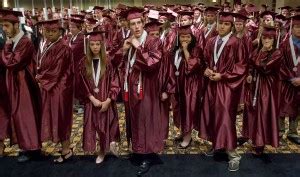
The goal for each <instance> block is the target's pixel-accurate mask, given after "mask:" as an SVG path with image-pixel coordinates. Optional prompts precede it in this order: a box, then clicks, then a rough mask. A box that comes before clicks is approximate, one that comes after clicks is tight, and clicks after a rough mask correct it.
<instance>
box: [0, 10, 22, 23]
mask: <svg viewBox="0 0 300 177" xmlns="http://www.w3.org/2000/svg"><path fill="white" fill-rule="evenodd" d="M0 14H1V17H0V18H1V20H3V21H9V22H19V17H23V13H22V12H20V11H13V10H7V9H0Z"/></svg>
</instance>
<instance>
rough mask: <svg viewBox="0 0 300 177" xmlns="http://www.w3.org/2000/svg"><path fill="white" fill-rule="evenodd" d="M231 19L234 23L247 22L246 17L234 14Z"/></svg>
mask: <svg viewBox="0 0 300 177" xmlns="http://www.w3.org/2000/svg"><path fill="white" fill-rule="evenodd" d="M233 17H234V21H235V22H245V21H247V20H248V17H247V16H245V15H243V14H240V13H234V15H233Z"/></svg>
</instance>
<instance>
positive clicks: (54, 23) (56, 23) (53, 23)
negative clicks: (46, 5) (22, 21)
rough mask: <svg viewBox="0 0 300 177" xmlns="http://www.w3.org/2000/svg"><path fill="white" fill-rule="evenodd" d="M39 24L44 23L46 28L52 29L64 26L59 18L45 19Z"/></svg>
mask: <svg viewBox="0 0 300 177" xmlns="http://www.w3.org/2000/svg"><path fill="white" fill-rule="evenodd" d="M39 24H41V25H43V27H44V28H45V29H50V30H53V29H61V28H62V26H61V25H62V24H61V20H59V19H55V20H44V21H40V22H39Z"/></svg>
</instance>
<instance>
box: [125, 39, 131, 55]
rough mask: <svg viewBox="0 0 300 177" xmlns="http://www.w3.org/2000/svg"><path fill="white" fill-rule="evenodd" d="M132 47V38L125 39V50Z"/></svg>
mask: <svg viewBox="0 0 300 177" xmlns="http://www.w3.org/2000/svg"><path fill="white" fill-rule="evenodd" d="M130 47H131V38H128V39H126V40H125V41H124V44H123V51H124V52H127V50H129V48H130Z"/></svg>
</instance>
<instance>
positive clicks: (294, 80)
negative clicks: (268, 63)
mask: <svg viewBox="0 0 300 177" xmlns="http://www.w3.org/2000/svg"><path fill="white" fill-rule="evenodd" d="M291 20H292V23H291V25H292V26H291V35H290V36H289V38H288V39H287V40H286V41H284V42H283V43H282V45H281V47H280V48H281V49H282V52H283V56H284V58H283V60H282V66H281V92H280V93H281V96H280V97H281V103H280V104H281V106H280V120H279V122H280V124H279V125H280V137H281V138H282V136H283V134H284V132H285V127H284V126H285V123H284V118H285V117H289V131H288V135H287V138H288V139H289V140H290V141H292V142H293V143H296V144H300V136H299V134H298V132H297V127H298V122H299V109H300V64H299V61H300V15H297V16H294V17H292V18H291ZM283 142H284V141H283Z"/></svg>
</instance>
